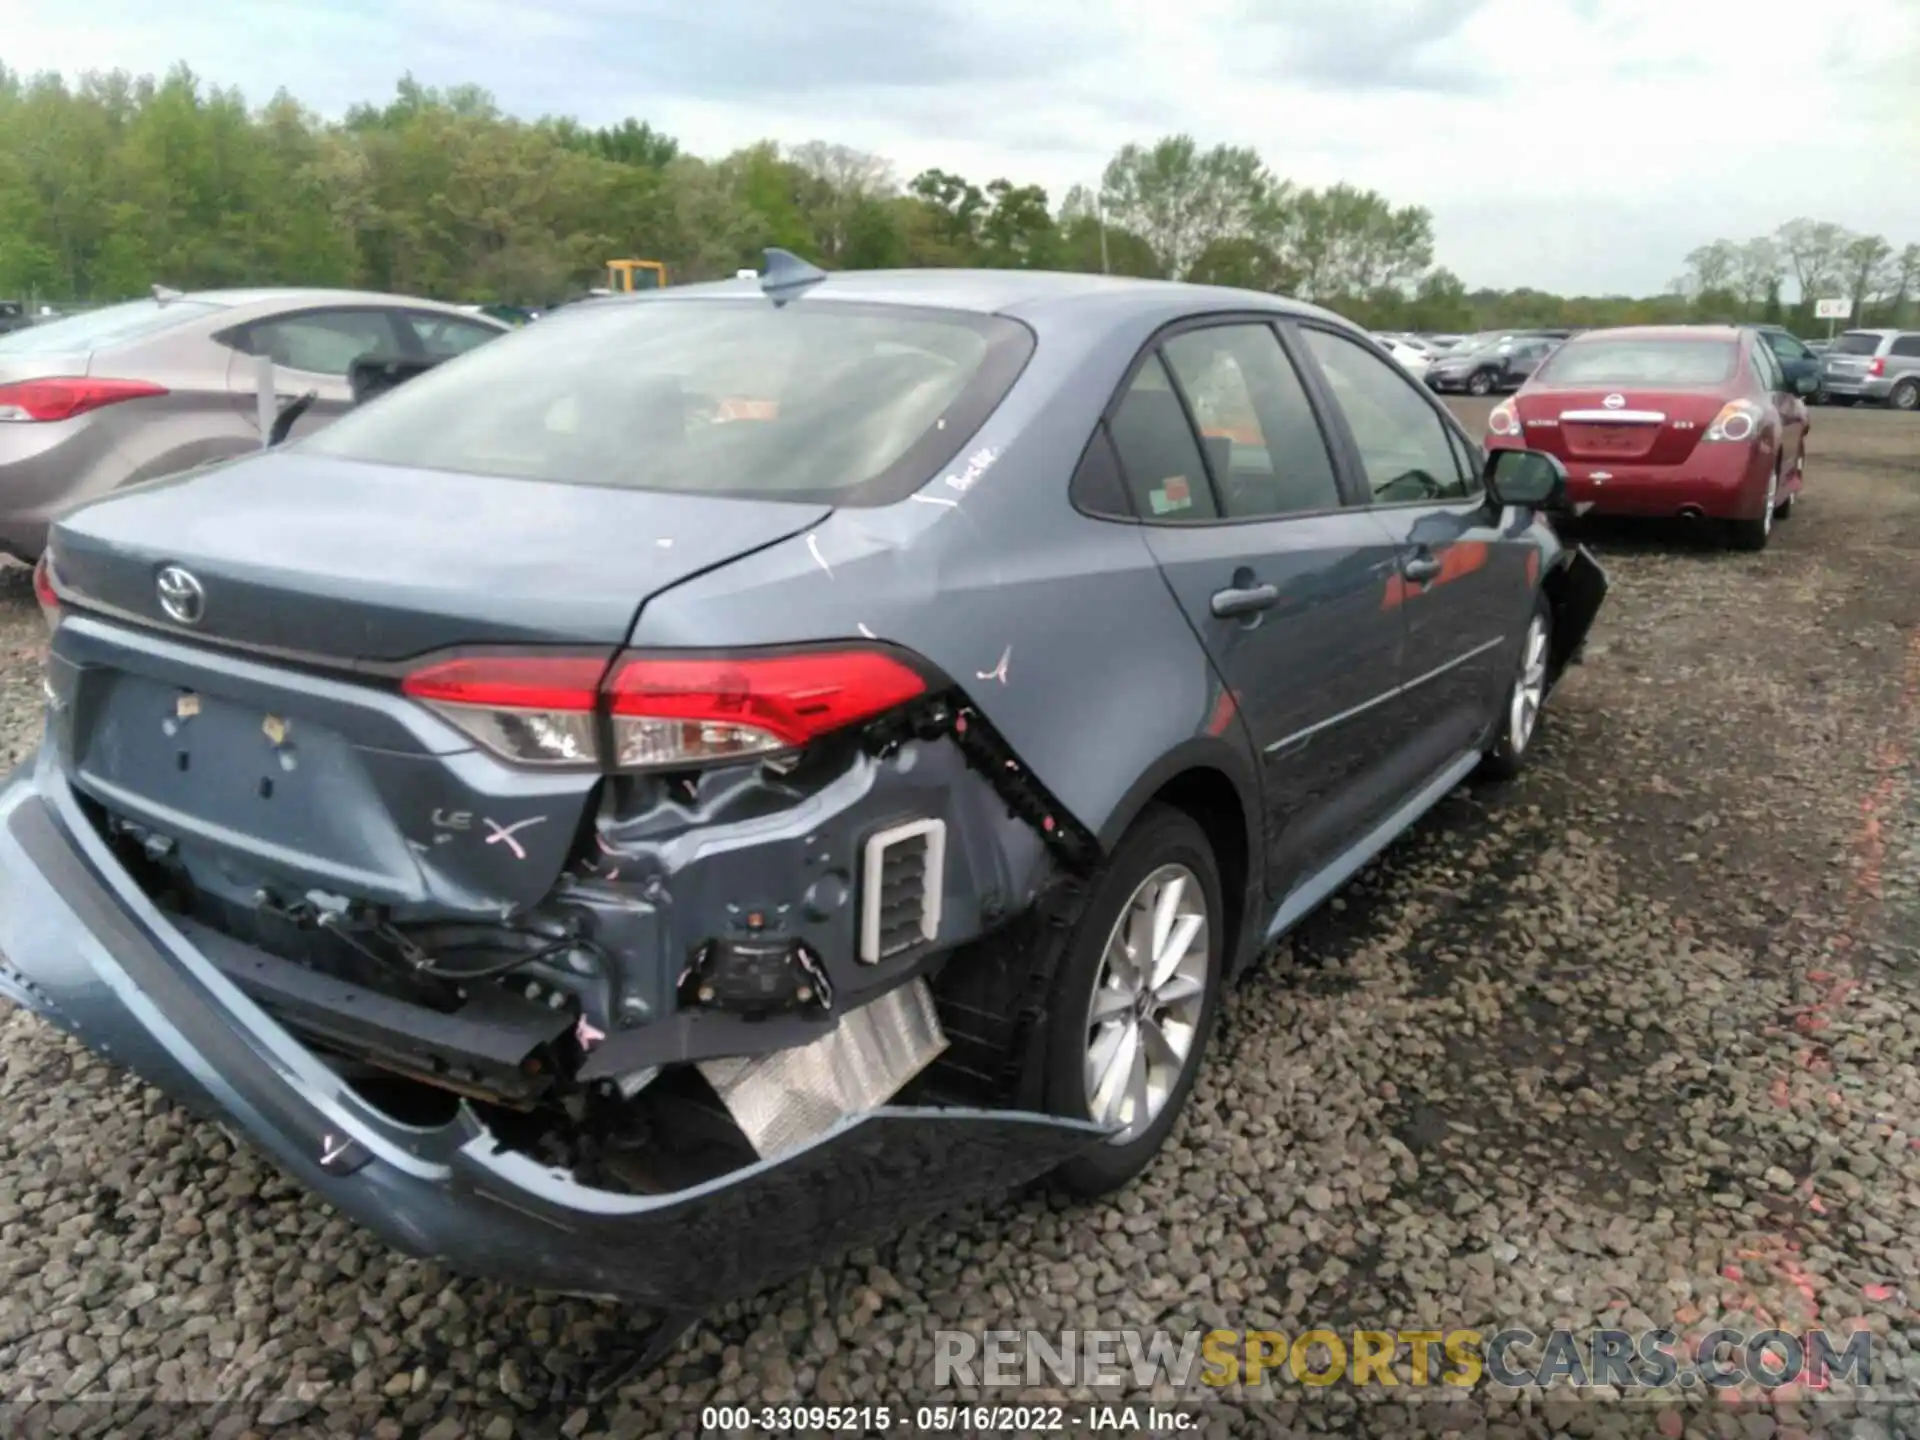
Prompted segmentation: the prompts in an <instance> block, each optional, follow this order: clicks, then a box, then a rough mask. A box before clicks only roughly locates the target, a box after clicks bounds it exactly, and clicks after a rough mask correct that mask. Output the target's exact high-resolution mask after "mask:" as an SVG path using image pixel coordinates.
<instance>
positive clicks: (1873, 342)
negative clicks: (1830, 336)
mask: <svg viewBox="0 0 1920 1440" xmlns="http://www.w3.org/2000/svg"><path fill="white" fill-rule="evenodd" d="M1885 338H1886V337H1885V336H1884V335H1876V334H1874V333H1873V332H1872V331H1871V330H1849V331H1848V332H1847V333H1846V334H1844V335H1842V336H1841V337H1840V338H1839V339H1838V340H1836V341H1834V342H1833V345H1832V347H1831V348H1830V349H1829V350H1828V351H1827V353H1828V354H1829V355H1871V354H1873V353H1874V351H1876V350H1878V349H1879V348H1880V342H1881V341H1882V340H1884V339H1885Z"/></svg>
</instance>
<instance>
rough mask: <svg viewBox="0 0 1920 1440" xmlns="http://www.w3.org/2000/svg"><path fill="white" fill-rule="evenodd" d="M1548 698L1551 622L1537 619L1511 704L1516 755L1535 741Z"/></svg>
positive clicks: (1530, 628)
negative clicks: (1541, 713)
mask: <svg viewBox="0 0 1920 1440" xmlns="http://www.w3.org/2000/svg"><path fill="white" fill-rule="evenodd" d="M1546 698H1547V622H1546V621H1545V620H1543V619H1541V617H1540V616H1538V615H1535V616H1534V617H1533V620H1532V623H1530V624H1529V625H1528V626H1527V643H1526V649H1525V650H1524V651H1522V652H1521V656H1520V674H1519V676H1518V678H1516V679H1515V680H1514V682H1513V698H1512V699H1511V700H1510V701H1508V703H1507V743H1508V744H1509V745H1510V746H1511V747H1512V750H1513V753H1514V754H1515V755H1518V754H1520V753H1521V752H1522V751H1524V750H1525V749H1526V748H1527V742H1528V741H1529V740H1531V739H1533V727H1534V726H1535V725H1537V724H1538V723H1539V721H1540V707H1541V706H1542V705H1543V704H1545V703H1546Z"/></svg>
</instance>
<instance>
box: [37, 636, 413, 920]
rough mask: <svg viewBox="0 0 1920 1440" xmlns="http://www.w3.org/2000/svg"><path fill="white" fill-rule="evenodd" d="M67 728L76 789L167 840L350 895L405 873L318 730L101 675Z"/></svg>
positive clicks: (384, 828) (365, 785)
mask: <svg viewBox="0 0 1920 1440" xmlns="http://www.w3.org/2000/svg"><path fill="white" fill-rule="evenodd" d="M76 718H77V720H78V723H77V724H76V727H75V734H74V742H75V743H74V750H75V755H74V779H75V781H76V783H77V784H78V785H79V787H80V788H81V789H82V790H83V791H85V792H87V793H89V794H91V795H93V796H94V798H96V799H98V800H100V801H101V802H102V803H103V804H105V805H107V806H109V807H110V808H112V809H114V810H116V811H118V812H120V813H121V814H123V815H125V816H126V817H127V818H130V819H134V820H138V821H141V822H143V823H145V824H148V825H150V826H152V827H153V828H154V829H156V830H159V831H160V832H162V833H163V834H166V835H168V836H170V837H171V838H173V839H175V840H178V841H181V842H188V841H195V840H197V841H201V842H204V843H205V844H206V845H208V846H211V847H213V848H215V849H219V850H225V851H228V852H236V851H238V852H244V853H245V855H246V856H247V858H248V860H249V862H250V863H252V864H263V865H265V866H266V867H267V868H270V869H278V870H282V871H286V872H290V873H292V874H294V875H297V876H300V877H302V878H305V879H311V880H314V881H316V882H318V881H323V880H324V881H330V882H333V883H337V884H342V885H352V886H356V887H365V886H367V885H369V884H372V885H376V886H379V884H380V880H381V879H382V878H384V877H386V876H391V875H392V874H393V869H394V861H395V860H396V859H397V860H399V861H400V864H401V867H402V869H403V873H404V869H405V868H410V867H407V866H406V861H405V857H404V853H401V854H399V855H396V854H394V853H392V852H393V851H394V849H395V847H396V846H397V845H400V844H401V842H400V841H399V837H398V836H397V835H396V834H394V832H393V830H392V827H391V825H390V824H389V823H387V822H386V820H385V818H384V816H383V815H382V813H381V811H380V808H379V805H378V800H377V797H376V796H375V795H374V793H373V788H372V784H371V781H370V780H369V778H368V775H367V771H366V769H365V767H364V766H363V765H362V764H361V762H360V759H359V757H358V756H357V754H356V752H355V750H354V748H353V746H352V745H351V744H349V743H348V742H347V741H346V740H345V739H343V738H342V737H341V736H339V735H338V734H336V733H334V732H333V731H331V730H328V729H327V728H326V727H324V726H320V725H315V724H311V723H308V722H306V721H304V720H302V719H300V718H298V717H294V716H287V715H280V714H275V713H273V712H271V711H268V710H265V709H262V708H260V707H259V706H256V705H250V704H243V703H237V702H235V701H232V700H229V699H226V698H224V697H222V696H218V695H210V694H207V693H205V692H202V691H198V690H193V689H188V688H185V687H182V686H179V685H175V684H170V683H168V682H165V681H160V680H154V679H150V678H148V677H146V676H141V675H134V674H129V673H127V672H124V671H105V670H98V669H95V670H89V671H88V672H87V673H86V680H85V685H84V688H83V695H82V700H81V704H80V706H79V715H78V716H77V717H76ZM401 848H402V851H404V847H403V846H402V847H401ZM382 888H384V887H382Z"/></svg>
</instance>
